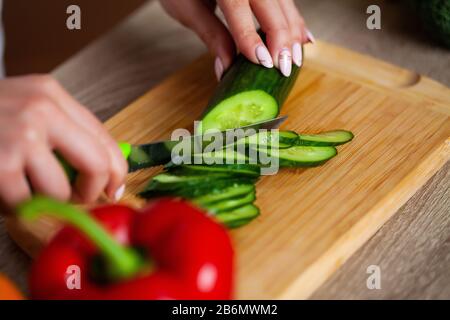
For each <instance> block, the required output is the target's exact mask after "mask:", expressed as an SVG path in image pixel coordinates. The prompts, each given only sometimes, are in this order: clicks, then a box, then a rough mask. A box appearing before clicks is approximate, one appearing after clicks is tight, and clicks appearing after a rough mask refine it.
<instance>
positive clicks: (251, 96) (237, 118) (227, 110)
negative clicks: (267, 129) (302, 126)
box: [202, 90, 279, 132]
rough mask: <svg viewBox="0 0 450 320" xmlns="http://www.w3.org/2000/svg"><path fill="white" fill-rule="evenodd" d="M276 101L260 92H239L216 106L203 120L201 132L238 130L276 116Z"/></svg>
mask: <svg viewBox="0 0 450 320" xmlns="http://www.w3.org/2000/svg"><path fill="white" fill-rule="evenodd" d="M278 111H279V110H278V104H277V101H276V100H275V99H274V98H273V97H272V96H271V95H270V94H268V93H266V92H264V91H262V90H252V91H245V92H240V93H238V94H236V95H234V96H231V97H229V98H228V99H225V100H223V101H221V102H220V103H219V104H217V105H216V106H215V107H214V108H213V109H212V110H211V111H210V112H209V113H208V114H207V115H206V116H205V117H204V118H203V125H202V132H205V131H206V130H209V129H218V130H220V131H224V130H226V129H232V128H239V127H242V126H246V125H250V124H252V123H255V122H260V121H263V120H269V119H273V118H275V117H276V116H277V115H278Z"/></svg>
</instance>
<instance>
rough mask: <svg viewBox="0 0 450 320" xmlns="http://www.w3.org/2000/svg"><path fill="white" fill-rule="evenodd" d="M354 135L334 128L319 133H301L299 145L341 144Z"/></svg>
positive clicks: (348, 140)
mask: <svg viewBox="0 0 450 320" xmlns="http://www.w3.org/2000/svg"><path fill="white" fill-rule="evenodd" d="M353 137H354V135H353V133H352V132H350V131H346V130H333V131H327V132H322V133H318V134H299V140H298V142H297V145H302V146H339V145H341V144H344V143H347V142H350V141H351V140H352V139H353Z"/></svg>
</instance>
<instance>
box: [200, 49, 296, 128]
mask: <svg viewBox="0 0 450 320" xmlns="http://www.w3.org/2000/svg"><path fill="white" fill-rule="evenodd" d="M299 72H300V68H299V67H297V66H296V65H295V64H292V73H291V76H290V77H285V76H283V75H282V74H281V72H280V71H279V70H278V69H276V68H271V69H268V68H266V67H263V66H261V65H258V64H254V63H252V62H250V61H249V60H247V59H246V58H245V57H244V56H243V55H239V56H238V57H237V58H236V60H235V62H234V63H233V64H232V66H231V67H230V68H229V69H228V71H227V72H226V73H225V74H224V76H223V78H222V80H221V81H220V83H219V85H218V87H217V88H216V90H215V92H214V94H213V96H212V98H211V99H210V101H209V103H208V106H207V107H206V110H205V112H204V113H203V116H202V125H201V126H199V128H198V132H197V133H199V134H200V133H204V132H205V131H206V130H209V129H218V130H221V131H223V130H226V129H233V128H238V127H241V126H245V125H250V124H253V123H256V122H260V121H264V120H269V119H273V118H275V117H276V116H277V115H278V114H279V112H280V109H281V106H282V105H283V103H284V101H285V100H286V98H287V96H288V95H289V92H290V91H291V89H292V87H293V85H294V83H295V80H296V79H297V77H298V74H299Z"/></svg>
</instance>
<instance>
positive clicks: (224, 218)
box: [215, 204, 259, 229]
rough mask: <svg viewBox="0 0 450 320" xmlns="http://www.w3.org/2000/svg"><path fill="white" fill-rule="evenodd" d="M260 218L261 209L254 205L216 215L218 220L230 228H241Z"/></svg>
mask: <svg viewBox="0 0 450 320" xmlns="http://www.w3.org/2000/svg"><path fill="white" fill-rule="evenodd" d="M257 216H259V209H258V207H256V206H255V205H253V204H247V205H245V206H242V207H240V208H236V209H234V210H229V211H225V212H221V213H218V214H216V215H215V217H216V219H217V220H219V221H220V222H221V223H223V224H225V225H226V226H227V227H228V228H230V229H232V228H238V227H241V226H243V225H245V224H247V223H249V222H250V221H252V220H253V219H255V218H256V217H257Z"/></svg>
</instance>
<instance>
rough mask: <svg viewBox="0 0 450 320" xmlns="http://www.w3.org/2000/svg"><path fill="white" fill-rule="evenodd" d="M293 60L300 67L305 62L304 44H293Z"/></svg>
mask: <svg viewBox="0 0 450 320" xmlns="http://www.w3.org/2000/svg"><path fill="white" fill-rule="evenodd" d="M292 60H293V61H294V63H295V64H296V65H297V66H299V67H301V66H302V64H303V53H302V46H301V45H300V43H298V42H296V43H294V45H293V46H292Z"/></svg>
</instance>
